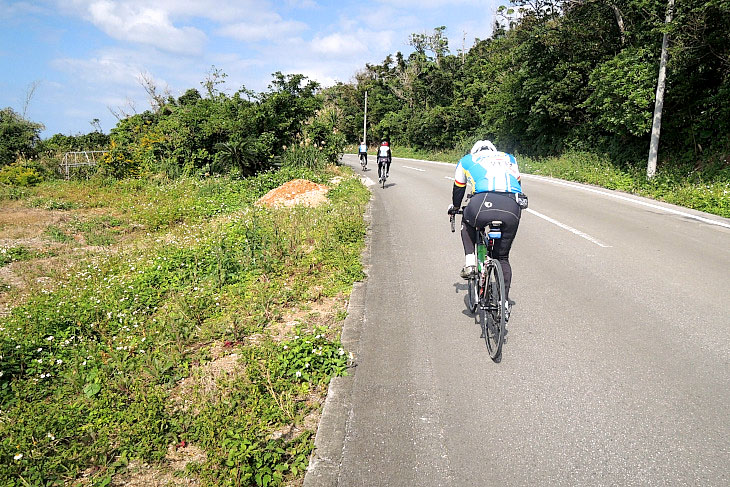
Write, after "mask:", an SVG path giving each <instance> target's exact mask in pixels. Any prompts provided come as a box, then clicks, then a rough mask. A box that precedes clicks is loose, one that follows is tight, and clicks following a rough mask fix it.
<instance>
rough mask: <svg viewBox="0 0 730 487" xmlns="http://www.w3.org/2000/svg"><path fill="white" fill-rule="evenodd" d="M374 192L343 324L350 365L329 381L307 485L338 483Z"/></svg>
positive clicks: (360, 322) (362, 310) (361, 312)
mask: <svg viewBox="0 0 730 487" xmlns="http://www.w3.org/2000/svg"><path fill="white" fill-rule="evenodd" d="M372 198H373V197H372V194H371V196H370V202H369V203H368V205H367V208H366V210H365V222H366V223H367V232H366V234H365V248H364V249H363V252H362V255H361V258H360V260H361V262H362V264H363V270H364V272H365V275H366V277H365V279H364V280H363V281H361V282H356V283H355V285H354V286H353V288H352V293H351V294H350V302H349V303H348V305H347V317H346V318H345V321H344V323H343V325H342V337H341V338H342V346H343V347H344V348H345V349H346V350H348V351H349V352H350V368H349V369H348V374H349V375H347V376H345V377H335V378H333V379H332V380H331V381H330V384H329V389H328V391H327V398H326V399H325V402H324V407H323V408H322V417H321V418H320V421H319V426H318V427H317V435H316V436H315V438H314V451H313V452H312V455H311V457H310V458H309V466H308V467H307V473H306V474H305V476H304V487H331V486H336V485H337V484H338V482H339V476H340V466H341V464H342V453H343V448H344V446H345V435H346V434H347V425H348V423H349V421H350V413H351V411H352V386H353V383H354V381H355V374H356V373H357V358H358V355H359V352H360V333H361V331H362V325H363V318H364V315H365V295H366V289H367V275H368V272H369V264H370V239H371V235H372V228H371V226H370V223H371V221H372V220H371V211H372Z"/></svg>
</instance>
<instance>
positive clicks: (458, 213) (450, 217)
mask: <svg viewBox="0 0 730 487" xmlns="http://www.w3.org/2000/svg"><path fill="white" fill-rule="evenodd" d="M463 214H464V208H463V207H462V208H461V209H460V210H457V211H456V213H454V214H453V215H449V221H450V222H451V233H454V232H455V231H456V228H455V227H454V220H455V217H456V215H463Z"/></svg>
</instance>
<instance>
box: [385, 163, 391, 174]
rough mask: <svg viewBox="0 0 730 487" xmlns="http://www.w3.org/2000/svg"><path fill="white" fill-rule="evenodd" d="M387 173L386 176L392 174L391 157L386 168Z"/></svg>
mask: <svg viewBox="0 0 730 487" xmlns="http://www.w3.org/2000/svg"><path fill="white" fill-rule="evenodd" d="M385 175H386V176H389V175H390V159H388V166H387V167H386V168H385Z"/></svg>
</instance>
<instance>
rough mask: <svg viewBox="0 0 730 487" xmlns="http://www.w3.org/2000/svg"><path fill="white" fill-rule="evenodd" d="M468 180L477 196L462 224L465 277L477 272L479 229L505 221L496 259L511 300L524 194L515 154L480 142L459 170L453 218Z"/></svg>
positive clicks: (461, 163) (474, 196)
mask: <svg viewBox="0 0 730 487" xmlns="http://www.w3.org/2000/svg"><path fill="white" fill-rule="evenodd" d="M467 180H468V181H469V183H470V184H471V186H472V188H473V192H474V195H473V196H472V197H471V199H470V200H469V203H468V204H467V206H466V208H465V209H464V216H463V218H462V220H461V241H462V243H463V244H464V254H465V255H466V257H465V263H464V268H463V269H462V270H461V277H462V278H464V279H468V278H469V276H470V275H472V274H473V273H475V272H476V263H477V261H476V255H474V243H475V242H476V239H477V228H484V227H485V226H486V225H488V224H489V222H491V221H493V220H501V221H502V227H501V228H502V238H500V239H495V241H494V249H493V251H492V255H493V256H494V258H495V259H497V260H499V262H500V264H501V265H502V271H503V272H504V286H505V290H504V291H505V296H506V297H507V298H508V299H509V288H510V284H511V282H512V267H511V266H510V263H509V251H510V248H511V247H512V241H513V240H514V238H515V236H516V235H517V227H519V225H520V216H521V212H522V211H521V209H520V206H519V204H518V203H517V201H518V200H517V195H518V194H520V193H522V186H521V184H520V171H519V169H518V168H517V161H516V160H515V158H514V156H513V155H512V154H507V153H506V152H499V151H497V149H496V148H495V147H494V144H492V143H491V142H490V141H488V140H480V141H477V143H476V144H474V147H472V149H471V151H470V153H469V154H467V155H465V156H464V157H462V158H461V160H460V161H459V164H458V165H457V166H456V172H455V174H454V188H453V193H452V204H451V205H449V214H454V213H455V212H456V211H457V210H458V209H459V208H460V207H461V201H462V199H463V198H464V193H466V183H467Z"/></svg>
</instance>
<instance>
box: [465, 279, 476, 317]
mask: <svg viewBox="0 0 730 487" xmlns="http://www.w3.org/2000/svg"><path fill="white" fill-rule="evenodd" d="M466 283H467V284H466V285H467V286H468V287H469V289H468V290H467V296H468V298H467V299H468V300H467V303H466V304H467V306H469V312H470V313H472V314H474V312H475V311H476V310H477V305H479V277H478V276H472V277H470V278H469V280H468V281H466Z"/></svg>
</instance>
